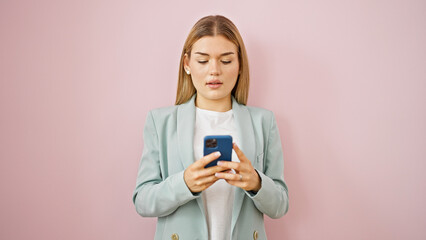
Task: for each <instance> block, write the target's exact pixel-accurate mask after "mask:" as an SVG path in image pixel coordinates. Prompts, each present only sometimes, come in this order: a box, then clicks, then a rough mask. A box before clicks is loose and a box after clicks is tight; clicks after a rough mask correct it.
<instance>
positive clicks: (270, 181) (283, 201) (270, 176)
mask: <svg viewBox="0 0 426 240" xmlns="http://www.w3.org/2000/svg"><path fill="white" fill-rule="evenodd" d="M268 134H269V135H268V138H267V142H266V147H265V151H264V166H265V167H264V173H262V172H261V171H257V170H256V172H257V173H258V174H259V177H260V179H261V188H260V190H259V191H258V192H257V193H255V194H253V192H248V191H246V194H247V195H248V196H249V197H250V198H251V199H252V200H253V202H254V204H255V205H256V207H257V208H258V209H259V211H261V212H263V213H265V214H266V215H268V216H269V217H271V218H280V217H282V216H283V215H284V214H285V213H286V212H287V211H288V202H289V199H288V190H287V185H286V184H285V182H284V160H283V152H282V148H281V139H280V135H279V131H278V127H277V124H276V121H275V117H274V116H273V114H272V116H271V124H270V129H269V133H268Z"/></svg>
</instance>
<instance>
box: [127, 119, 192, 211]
mask: <svg viewBox="0 0 426 240" xmlns="http://www.w3.org/2000/svg"><path fill="white" fill-rule="evenodd" d="M143 138H144V147H143V152H142V157H141V161H140V165H139V170H138V176H137V180H136V188H135V190H134V193H133V203H134V205H135V207H136V211H137V212H138V213H139V214H140V215H141V216H144V217H163V216H167V215H169V214H171V213H173V212H174V211H175V210H176V209H177V208H178V207H179V206H181V205H183V204H185V203H187V202H189V201H191V200H192V199H194V198H197V197H199V195H193V194H192V193H191V191H190V190H189V189H188V187H187V186H186V183H185V181H184V178H183V172H184V171H181V172H178V173H176V174H173V175H170V176H168V177H167V178H165V179H163V175H162V172H161V159H160V158H161V154H160V151H161V150H160V149H159V143H160V139H159V136H158V134H157V131H156V127H155V121H154V118H153V115H152V112H149V113H148V116H147V119H146V123H145V127H144V132H143Z"/></svg>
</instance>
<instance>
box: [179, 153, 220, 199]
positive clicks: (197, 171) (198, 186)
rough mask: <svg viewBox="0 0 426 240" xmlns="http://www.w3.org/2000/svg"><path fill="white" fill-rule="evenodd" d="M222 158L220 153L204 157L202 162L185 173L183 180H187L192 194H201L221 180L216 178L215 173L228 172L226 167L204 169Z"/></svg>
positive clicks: (195, 163)
mask: <svg viewBox="0 0 426 240" xmlns="http://www.w3.org/2000/svg"><path fill="white" fill-rule="evenodd" d="M219 157H220V152H214V153H210V154H209V155H206V156H204V157H202V158H201V159H200V160H198V161H196V162H194V163H193V164H191V165H189V167H188V168H187V169H185V172H184V173H183V179H184V180H185V183H186V186H188V188H189V190H190V191H191V192H192V193H197V192H201V191H203V190H204V189H207V188H208V187H210V186H211V185H212V184H213V183H215V182H216V181H217V180H219V178H217V177H216V176H215V173H217V172H222V171H224V170H227V169H228V168H226V167H221V166H213V167H208V168H204V167H205V166H206V165H207V164H209V163H210V162H211V161H213V160H216V159H218V158H219Z"/></svg>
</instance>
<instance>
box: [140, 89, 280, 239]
mask: <svg viewBox="0 0 426 240" xmlns="http://www.w3.org/2000/svg"><path fill="white" fill-rule="evenodd" d="M194 100H195V95H194V96H193V97H192V98H191V100H189V101H188V102H186V103H184V104H181V105H177V106H171V107H165V108H159V109H155V110H152V111H150V112H149V113H148V116H147V119H146V123H145V128H144V134H143V137H144V148H143V153H142V158H141V162H140V166H139V171H138V177H137V181H136V188H135V191H134V194H133V203H134V204H135V207H136V211H137V212H138V213H139V214H140V215H141V216H144V217H158V222H157V229H156V232H155V239H180V240H182V239H183V240H194V239H199V240H207V239H208V232H207V223H206V218H205V216H204V207H203V200H202V198H201V194H195V195H194V194H192V193H191V191H189V189H188V187H187V186H186V184H185V181H184V179H183V172H184V170H185V169H186V168H187V167H188V166H189V165H190V164H192V163H193V162H194V161H195V159H194V153H193V140H194V125H195V104H194ZM232 110H233V113H234V119H235V125H236V128H237V134H238V139H240V140H241V143H240V148H241V150H242V151H243V152H244V154H245V155H246V157H247V158H248V159H250V161H251V162H252V165H253V167H254V168H255V169H256V170H257V172H258V173H259V176H260V178H261V181H262V186H261V189H260V190H259V191H258V192H257V193H256V194H253V193H252V192H247V191H244V190H243V189H240V188H236V191H235V197H234V206H233V210H232V228H231V229H232V230H231V231H232V232H231V236H232V239H235V240H241V239H243V240H246V239H266V233H265V227H264V222H263V214H266V215H268V216H269V217H271V218H279V217H281V216H283V215H284V214H285V213H286V212H287V210H288V192H287V186H286V184H285V182H284V173H283V168H284V162H283V153H282V149H281V141H280V136H279V132H278V128H277V124H276V121H275V117H274V115H273V113H272V112H271V111H268V110H265V109H262V108H255V107H247V106H244V105H241V104H238V103H237V102H236V101H235V99H234V98H232Z"/></svg>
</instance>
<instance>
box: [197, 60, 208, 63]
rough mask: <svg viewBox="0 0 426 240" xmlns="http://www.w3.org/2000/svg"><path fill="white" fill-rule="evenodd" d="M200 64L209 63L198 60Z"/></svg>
mask: <svg viewBox="0 0 426 240" xmlns="http://www.w3.org/2000/svg"><path fill="white" fill-rule="evenodd" d="M198 63H201V64H204V63H207V60H198Z"/></svg>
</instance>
